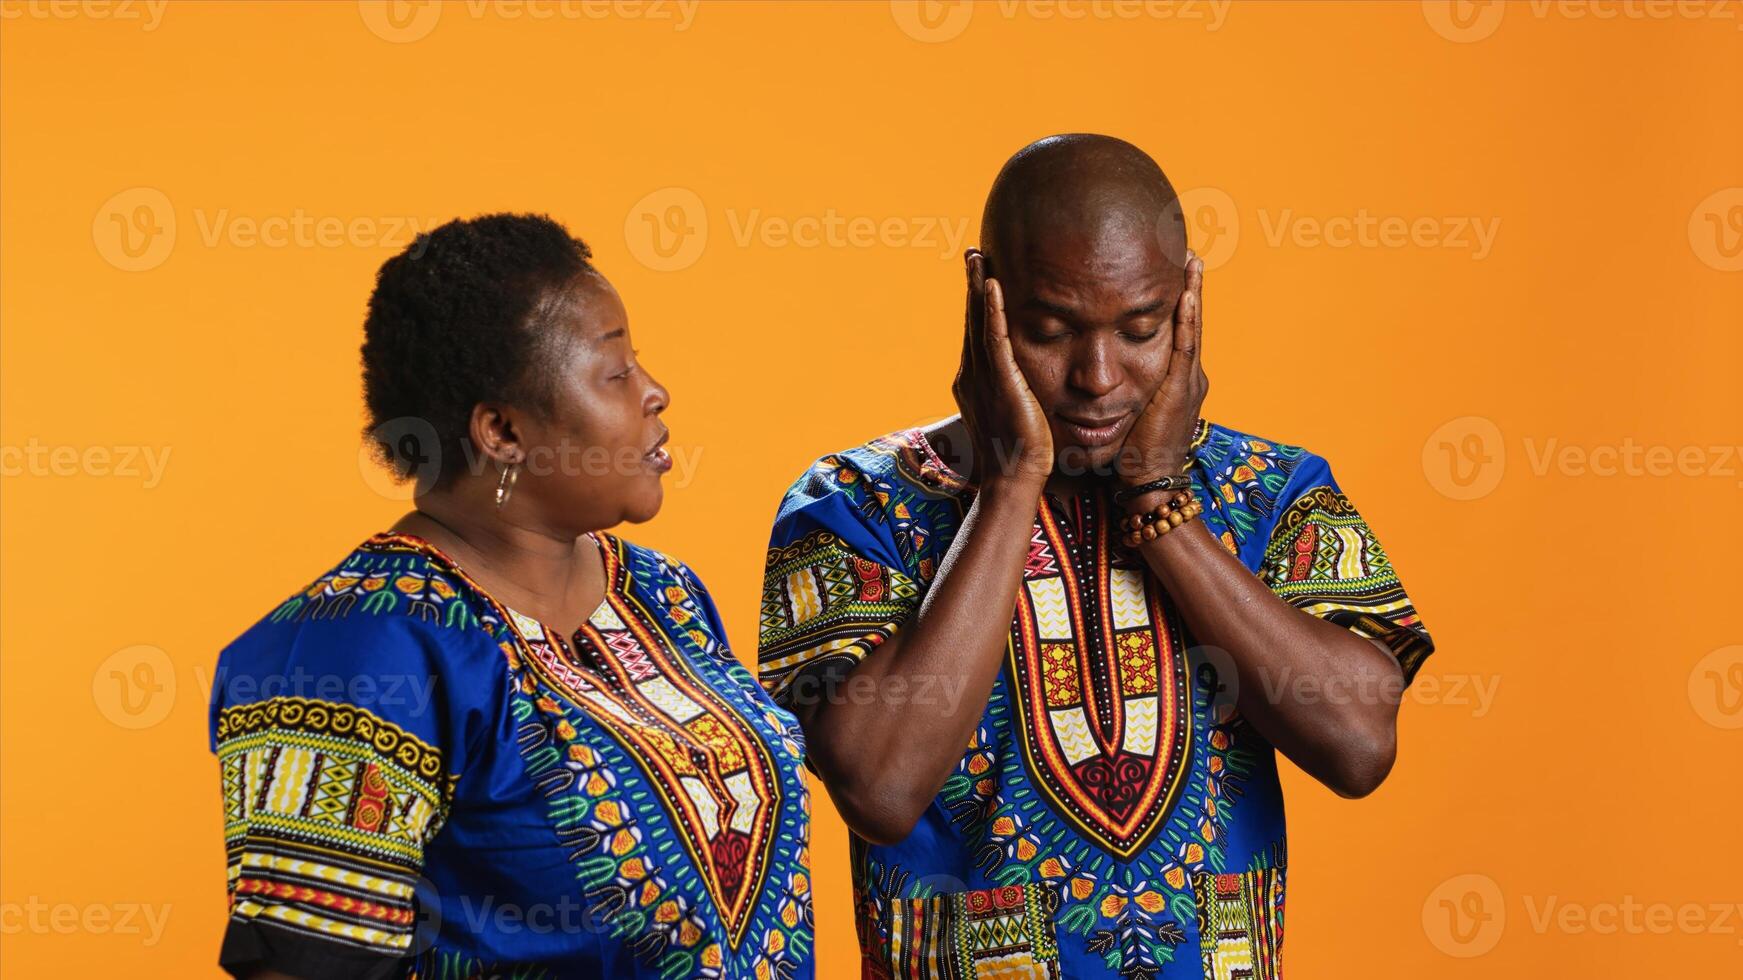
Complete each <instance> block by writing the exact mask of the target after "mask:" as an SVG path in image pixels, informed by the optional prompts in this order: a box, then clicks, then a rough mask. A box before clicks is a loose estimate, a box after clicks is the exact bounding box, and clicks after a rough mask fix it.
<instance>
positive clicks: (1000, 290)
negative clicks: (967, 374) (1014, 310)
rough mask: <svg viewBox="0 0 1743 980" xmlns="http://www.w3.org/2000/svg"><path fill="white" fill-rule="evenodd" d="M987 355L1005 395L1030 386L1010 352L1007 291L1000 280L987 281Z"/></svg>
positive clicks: (991, 368)
mask: <svg viewBox="0 0 1743 980" xmlns="http://www.w3.org/2000/svg"><path fill="white" fill-rule="evenodd" d="M984 292H985V294H986V354H987V362H988V367H989V369H990V370H991V371H992V372H993V373H995V374H996V375H997V376H998V377H999V378H1000V379H1001V387H1002V388H1003V389H1004V392H1003V393H1004V394H1005V395H1006V396H1014V395H1015V394H1017V393H1018V392H1021V391H1023V390H1024V389H1025V388H1026V387H1028V384H1029V382H1028V380H1027V379H1025V378H1024V377H1023V372H1022V369H1021V368H1019V367H1017V355H1016V354H1015V353H1013V352H1012V351H1011V331H1010V327H1009V325H1008V324H1006V322H1005V290H1004V287H1003V286H1000V285H999V281H998V280H997V279H988V280H986V288H985V290H984Z"/></svg>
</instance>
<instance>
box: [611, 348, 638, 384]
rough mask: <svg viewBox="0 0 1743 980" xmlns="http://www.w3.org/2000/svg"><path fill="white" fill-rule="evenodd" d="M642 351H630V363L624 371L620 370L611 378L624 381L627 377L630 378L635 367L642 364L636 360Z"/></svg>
mask: <svg viewBox="0 0 1743 980" xmlns="http://www.w3.org/2000/svg"><path fill="white" fill-rule="evenodd" d="M640 353H641V351H639V350H632V351H630V352H629V364H628V366H626V367H625V368H624V369H623V370H622V371H619V372H618V373H616V374H614V375H612V376H611V380H613V381H623V380H625V379H626V378H628V377H629V376H630V375H632V374H634V373H635V369H636V368H638V367H640V366H641V365H640V364H638V363H637V362H636V356H637V355H639V354H640Z"/></svg>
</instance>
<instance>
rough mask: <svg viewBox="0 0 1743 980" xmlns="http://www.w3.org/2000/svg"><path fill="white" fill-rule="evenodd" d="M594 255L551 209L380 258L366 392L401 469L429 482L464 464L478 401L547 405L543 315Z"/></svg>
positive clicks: (441, 233)
mask: <svg viewBox="0 0 1743 980" xmlns="http://www.w3.org/2000/svg"><path fill="white" fill-rule="evenodd" d="M592 254H593V253H592V251H591V250H589V249H588V247H587V244H586V243H585V242H583V241H581V239H579V238H576V237H574V236H572V235H570V234H569V232H568V230H567V229H565V228H564V227H563V226H562V225H560V224H558V223H557V222H555V221H553V220H551V219H550V218H549V217H547V216H545V215H542V214H488V215H483V216H480V217H477V218H472V219H470V220H466V221H450V222H448V223H447V224H445V225H442V226H441V227H439V228H436V229H435V230H433V231H430V232H427V233H425V234H422V235H419V236H418V237H417V240H416V241H414V242H412V244H411V245H410V246H408V247H407V248H406V250H405V251H403V252H401V253H399V254H398V255H395V256H394V257H393V258H391V259H388V260H387V261H386V262H384V263H382V266H381V271H379V272H377V273H376V275H375V291H374V293H372V294H371V295H370V297H369V315H368V317H367V318H366V319H365V320H364V323H363V336H364V340H363V398H364V403H365V405H366V406H367V408H368V414H369V427H368V431H367V433H366V436H367V438H368V439H369V440H370V441H371V442H373V443H374V445H375V448H376V450H377V454H378V455H379V456H380V457H381V459H382V461H383V462H385V463H386V464H387V465H388V466H389V467H390V468H391V469H392V470H393V471H394V473H395V475H396V476H398V477H399V478H400V479H402V480H403V479H409V478H412V477H416V478H417V480H418V488H417V489H418V490H419V492H422V491H423V490H427V489H429V488H430V487H431V486H435V485H437V484H440V483H443V482H446V481H448V480H449V479H451V478H452V477H455V476H457V475H459V474H460V473H461V472H463V471H464V470H465V469H466V467H467V464H468V462H469V461H470V460H471V459H472V457H473V456H474V455H475V453H474V450H473V447H472V445H471V439H470V436H469V431H470V428H471V423H472V409H473V407H474V406H476V405H477V404H478V403H479V402H484V401H499V402H504V403H507V404H513V405H520V406H523V407H526V408H529V409H533V410H538V411H546V410H549V408H550V403H551V397H552V389H551V379H550V377H549V376H548V375H541V372H539V371H537V370H535V362H537V361H538V360H539V359H540V356H541V354H542V353H543V352H544V351H546V350H548V349H549V348H548V347H546V346H545V344H546V335H545V331H544V327H545V326H546V324H545V323H544V322H543V321H544V319H545V315H546V312H547V311H548V310H549V309H550V307H551V305H552V303H553V302H554V301H555V300H556V299H557V298H558V297H560V296H562V295H563V294H564V293H565V292H566V291H567V289H568V287H569V286H570V285H571V284H572V283H573V282H574V280H575V279H576V278H577V277H578V276H580V275H581V274H583V273H586V272H593V271H595V270H594V269H593V266H592V264H591V263H590V262H589V261H588V260H589V259H590V258H591V257H592ZM431 439H434V441H435V444H436V445H435V446H434V447H431V446H429V445H428V440H431ZM432 448H434V449H435V450H436V452H435V453H432V452H431V450H432Z"/></svg>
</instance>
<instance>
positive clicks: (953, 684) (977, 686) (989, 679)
mask: <svg viewBox="0 0 1743 980" xmlns="http://www.w3.org/2000/svg"><path fill="white" fill-rule="evenodd" d="M1040 493H1041V491H1040V486H1039V485H1038V484H1037V485H1035V486H1033V487H1031V486H1029V485H1027V484H1021V483H1015V484H997V483H995V484H989V485H988V486H986V487H984V488H983V489H982V490H981V492H980V493H979V494H978V495H977V496H976V498H975V501H974V503H973V504H972V505H971V506H970V507H969V510H968V513H967V514H966V515H965V517H964V520H963V523H962V526H961V528H960V529H959V530H958V532H957V535H956V539H955V541H954V542H952V544H951V547H950V551H949V552H948V553H947V554H946V555H945V557H944V560H943V561H942V562H941V563H940V565H939V570H938V575H937V577H936V578H935V579H934V580H933V582H932V585H931V587H930V588H929V589H928V591H927V594H926V598H925V600H924V602H923V603H922V604H921V607H920V609H919V611H918V612H917V613H916V614H915V616H914V618H913V619H912V620H911V621H909V622H908V623H907V624H906V625H905V626H904V627H903V628H902V630H901V632H899V633H898V634H896V635H895V636H894V637H892V638H891V639H889V640H887V641H885V642H884V643H882V644H880V645H879V646H877V647H876V648H874V649H873V650H872V652H871V653H870V655H868V656H867V657H866V658H865V659H864V660H863V661H861V662H860V663H859V664H858V665H857V666H856V667H855V668H854V669H853V671H852V672H851V673H850V674H849V675H848V677H847V678H846V680H845V681H844V682H843V683H846V684H849V690H852V689H854V688H860V689H869V690H871V691H874V692H875V694H873V696H871V697H869V698H867V697H859V696H855V697H849V698H844V697H839V696H837V697H825V698H824V699H823V700H822V701H821V703H819V704H818V705H816V706H815V708H814V709H813V710H812V711H811V712H810V713H809V720H808V724H807V728H808V730H809V735H810V739H811V753H812V758H813V762H814V764H816V765H817V767H818V771H819V772H820V773H821V774H822V775H823V777H824V781H825V783H826V784H827V785H828V786H829V790H830V795H831V796H832V797H833V798H834V799H835V801H836V804H837V806H838V807H839V808H840V809H841V810H842V811H843V815H844V817H846V818H847V820H848V822H849V824H850V825H854V829H855V830H856V831H857V832H859V833H860V835H861V836H862V837H866V838H867V839H871V840H874V841H876V840H879V839H897V840H899V839H900V838H901V837H904V836H906V835H907V832H908V830H909V829H910V828H912V826H913V824H914V822H915V821H916V820H918V819H919V815H920V813H921V812H922V811H923V810H924V809H925V808H926V806H927V805H928V804H929V803H930V802H931V800H932V798H933V797H935V796H936V795H937V793H938V789H939V787H940V786H942V785H943V784H944V780H945V779H946V778H947V777H948V776H949V775H950V770H951V768H952V767H953V766H954V765H955V764H956V762H957V761H958V760H959V759H960V758H961V756H962V752H963V749H964V747H965V746H967V744H968V739H969V736H970V734H971V733H972V732H973V731H974V726H975V724H976V723H977V722H978V721H979V720H980V717H981V714H982V713H983V711H984V709H985V707H986V699H987V696H988V694H989V693H990V692H991V690H992V684H993V680H994V678H996V677H997V676H998V672H999V666H1000V664H1001V662H1002V660H1003V654H1004V651H1005V646H1006V644H1007V643H1008V642H1009V636H1010V629H1011V615H1012V611H1013V609H1014V608H1015V604H1016V596H1017V589H1018V588H1019V587H1021V584H1022V573H1023V560H1024V558H1025V557H1026V556H1027V554H1028V542H1029V529H1030V528H1031V527H1033V525H1034V520H1035V510H1036V507H1037V506H1038V505H1039V502H1040ZM917 689H923V690H930V691H944V692H949V695H950V696H948V697H947V698H946V699H945V703H944V704H943V705H942V706H940V705H939V704H938V703H937V701H936V699H933V698H928V699H926V700H925V701H924V702H921V701H920V700H919V699H909V698H907V697H896V696H895V693H894V692H896V691H897V690H900V691H903V692H906V691H913V690H917ZM839 690H841V688H839V687H838V688H837V691H839ZM801 717H802V718H803V717H806V716H805V715H802V716H801Z"/></svg>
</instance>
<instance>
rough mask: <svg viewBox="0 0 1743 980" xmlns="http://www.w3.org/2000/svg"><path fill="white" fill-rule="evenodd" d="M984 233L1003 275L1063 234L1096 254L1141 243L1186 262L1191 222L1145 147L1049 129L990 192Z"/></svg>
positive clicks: (1010, 163)
mask: <svg viewBox="0 0 1743 980" xmlns="http://www.w3.org/2000/svg"><path fill="white" fill-rule="evenodd" d="M980 234H981V249H982V251H984V252H986V253H987V258H988V264H989V266H990V267H991V269H992V271H993V274H994V275H997V276H1000V277H1004V276H1006V275H1008V274H1011V273H1015V272H1017V271H1018V270H1016V269H1014V268H1011V266H1012V265H1013V264H1020V263H1021V261H1022V260H1023V258H1024V257H1025V256H1029V255H1031V254H1032V253H1033V252H1034V250H1035V248H1036V247H1037V245H1038V243H1040V242H1042V241H1046V240H1055V241H1056V240H1058V239H1060V238H1061V237H1065V238H1070V239H1072V240H1074V241H1076V242H1079V243H1081V244H1082V245H1083V246H1086V247H1087V248H1088V249H1089V251H1090V253H1091V258H1092V260H1096V259H1100V258H1103V257H1104V256H1103V255H1102V254H1101V253H1105V252H1108V251H1119V250H1125V251H1129V250H1131V249H1133V248H1143V249H1146V250H1148V249H1155V250H1156V255H1157V257H1158V258H1160V259H1162V260H1164V261H1167V262H1168V263H1169V264H1171V265H1172V266H1174V267H1175V268H1180V267H1181V266H1183V265H1184V264H1185V255H1186V227H1185V224H1184V223H1183V222H1182V220H1181V214H1180V201H1179V198H1178V196H1177V195H1176V194H1175V193H1174V186H1173V185H1172V184H1170V183H1169V182H1168V177H1167V175H1166V174H1164V173H1163V172H1162V168H1161V167H1159V166H1157V165H1156V161H1154V160H1152V159H1150V157H1149V155H1148V154H1146V153H1145V152H1144V151H1143V150H1140V149H1138V148H1137V147H1135V146H1133V145H1132V144H1130V143H1127V142H1126V141H1125V140H1121V139H1115V138H1114V137H1112V136H1098V135H1096V134H1093V133H1069V134H1066V135H1062V136H1049V137H1047V138H1046V139H1041V140H1037V141H1035V142H1033V143H1030V144H1029V145H1028V146H1025V147H1023V148H1022V149H1021V150H1018V151H1017V153H1016V155H1015V156H1012V157H1011V158H1010V159H1009V160H1008V161H1006V162H1005V165H1004V168H1003V169H1001V170H1000V171H999V175H998V177H997V178H996V179H995V180H994V181H993V187H992V190H991V192H989V193H988V194H987V200H986V210H985V211H984V212H983V213H982V215H981V233H980ZM1001 266H1003V267H1004V268H1002V269H1001Z"/></svg>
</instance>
